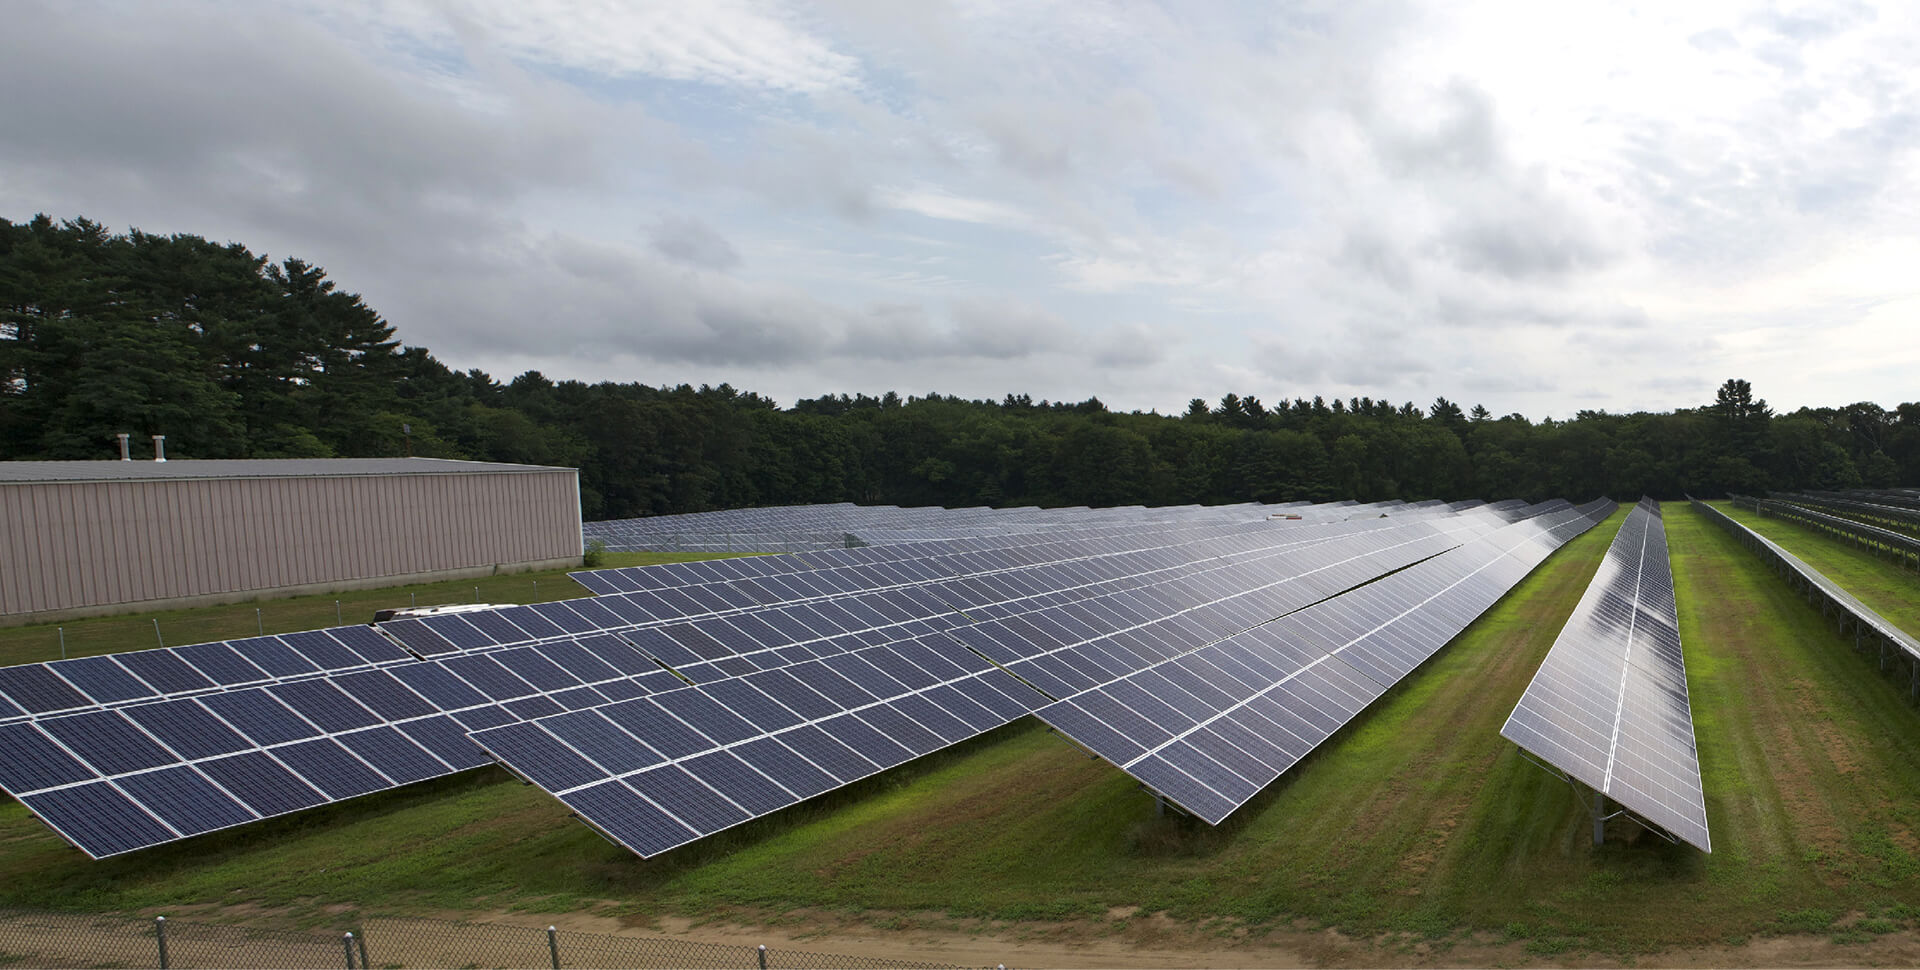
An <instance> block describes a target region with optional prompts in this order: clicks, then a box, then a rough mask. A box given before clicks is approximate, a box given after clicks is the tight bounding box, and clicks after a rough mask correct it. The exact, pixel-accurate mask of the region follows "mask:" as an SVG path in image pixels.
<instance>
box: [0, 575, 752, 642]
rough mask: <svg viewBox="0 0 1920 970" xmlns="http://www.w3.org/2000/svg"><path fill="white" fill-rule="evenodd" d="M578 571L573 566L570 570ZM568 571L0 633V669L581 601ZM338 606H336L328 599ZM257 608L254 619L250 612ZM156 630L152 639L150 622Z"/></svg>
mask: <svg viewBox="0 0 1920 970" xmlns="http://www.w3.org/2000/svg"><path fill="white" fill-rule="evenodd" d="M726 555H727V554H726V553H697V552H695V553H677V552H610V553H607V554H606V562H605V565H606V566H647V565H652V564H654V563H663V562H691V561H694V560H698V559H723V558H726ZM576 568H577V567H576ZM570 571H571V570H568V569H549V570H543V571H540V572H528V573H514V574H512V575H505V576H484V577H480V578H478V579H456V580H449V581H447V582H441V583H416V584H413V585H409V586H389V587H386V588H383V589H360V590H346V591H342V592H338V593H324V594H320V595H316V596H295V597H288V598H285V599H262V600H256V601H254V602H251V603H237V604H233V605H230V606H202V607H194V608H192V609H183V610H162V611H158V612H153V613H132V614H127V615H124V616H103V617H93V618H90V619H84V620H65V621H62V622H59V623H39V624H34V625H31V626H16V627H4V628H0V666H7V665H10V664H24V663H43V662H45V661H48V660H59V659H60V658H61V638H62V630H64V631H65V649H66V656H69V657H86V656H91V655H93V654H98V653H118V652H120V651H123V650H145V649H146V648H148V647H154V646H159V645H161V643H165V644H166V645H167V646H178V645H180V644H183V643H206V642H209V641H212V640H232V639H236V638H239V637H251V636H256V635H258V634H260V633H289V632H293V631H296V630H313V629H318V628H320V627H326V626H338V625H340V624H341V623H343V622H344V623H366V622H369V621H371V620H372V619H373V612H374V611H375V610H380V609H386V608H388V607H394V606H410V605H419V606H433V605H437V604H443V603H473V602H481V603H543V602H546V601H547V600H557V599H571V598H573V597H576V596H586V595H588V594H587V591H586V589H585V588H584V587H582V586H581V585H580V584H579V583H576V582H574V581H573V580H571V579H568V578H567V573H568V572H570ZM336 600H337V601H338V606H337V607H336V605H335V601H336ZM256 609H258V610H259V613H258V614H256V613H255V612H254V611H255V610H256ZM156 622H157V623H158V624H159V637H158V638H156V637H155V634H154V624H155V623H156Z"/></svg>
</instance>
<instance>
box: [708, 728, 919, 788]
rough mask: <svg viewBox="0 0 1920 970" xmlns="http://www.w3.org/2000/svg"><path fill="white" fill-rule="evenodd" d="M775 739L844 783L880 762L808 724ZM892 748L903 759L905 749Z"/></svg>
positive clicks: (867, 773) (897, 746)
mask: <svg viewBox="0 0 1920 970" xmlns="http://www.w3.org/2000/svg"><path fill="white" fill-rule="evenodd" d="M855 723H857V722H855ZM860 727H861V728H862V729H865V730H868V731H871V730H872V729H871V728H868V727H867V726H866V725H865V724H861V725H860ZM778 740H779V741H780V742H781V743H783V744H785V745H786V746H787V747H789V748H792V749H793V750H794V751H795V752H796V753H798V754H799V755H800V756H801V757H802V758H805V759H806V760H807V761H808V762H810V763H811V764H813V765H815V766H817V767H819V768H820V769H822V770H823V771H825V772H826V773H827V774H830V775H832V776H833V777H834V778H835V779H836V780H838V781H839V782H841V783H843V784H844V783H846V782H850V781H854V780H856V779H859V778H865V777H866V776H868V775H870V774H873V773H874V772H876V771H879V770H880V766H879V765H876V764H874V763H873V762H872V761H869V760H867V759H866V758H864V757H862V756H861V755H860V753H859V752H858V751H855V750H854V749H852V748H850V747H848V746H847V745H846V744H845V743H843V742H841V741H838V740H836V739H835V738H833V737H832V736H831V735H828V734H827V733H826V732H825V731H822V730H821V729H819V728H817V727H813V726H811V725H809V726H806V727H798V728H794V729H793V730H791V731H783V732H781V734H780V736H779V739H778ZM882 740H884V739H882ZM758 743H759V742H758V741H755V742H750V743H749V744H748V745H741V747H742V748H746V747H749V746H750V745H752V744H758ZM894 750H895V751H899V752H900V755H901V756H902V757H903V758H904V757H905V755H906V752H905V751H904V749H901V748H900V747H899V745H894Z"/></svg>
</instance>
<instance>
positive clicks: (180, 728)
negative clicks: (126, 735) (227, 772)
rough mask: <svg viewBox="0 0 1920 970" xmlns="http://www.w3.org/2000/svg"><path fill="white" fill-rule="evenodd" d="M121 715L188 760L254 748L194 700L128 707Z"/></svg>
mask: <svg viewBox="0 0 1920 970" xmlns="http://www.w3.org/2000/svg"><path fill="white" fill-rule="evenodd" d="M120 713H122V714H125V715H126V716H127V717H129V718H131V719H132V720H134V721H135V722H137V723H138V724H139V725H140V726H141V727H143V728H146V729H147V732H148V733H150V734H152V735H153V736H154V737H156V738H159V739H160V741H161V743H162V744H165V745H166V746H167V747H169V748H172V749H173V750H174V751H177V752H179V754H180V757H182V758H185V759H187V760H188V761H197V760H199V759H201V758H211V757H214V756H216V755H223V754H232V753H233V752H235V751H244V750H246V749H248V748H251V747H253V744H252V742H250V741H248V740H247V739H246V738H243V737H241V736H240V735H238V734H235V733H234V732H233V730H232V729H231V728H229V727H227V726H226V725H225V724H222V723H221V722H220V719H219V718H217V717H214V716H213V714H212V713H210V712H209V711H208V710H207V709H206V708H204V707H201V706H200V704H199V703H198V702H197V701H194V700H192V699H191V698H183V699H181V700H174V701H162V702H160V703H158V704H141V705H139V706H137V707H124V708H121V709H120Z"/></svg>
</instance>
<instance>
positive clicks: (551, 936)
mask: <svg viewBox="0 0 1920 970" xmlns="http://www.w3.org/2000/svg"><path fill="white" fill-rule="evenodd" d="M547 956H550V957H552V958H553V970H560V933H559V931H557V930H555V929H554V928H553V927H551V926H549V927H547Z"/></svg>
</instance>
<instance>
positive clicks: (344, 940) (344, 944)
mask: <svg viewBox="0 0 1920 970" xmlns="http://www.w3.org/2000/svg"><path fill="white" fill-rule="evenodd" d="M340 949H342V950H344V951H346V954H347V970H353V933H352V931H348V932H347V935H345V936H343V937H341V938H340Z"/></svg>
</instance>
